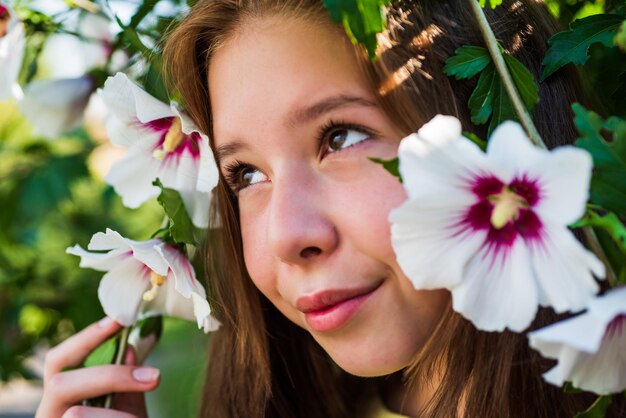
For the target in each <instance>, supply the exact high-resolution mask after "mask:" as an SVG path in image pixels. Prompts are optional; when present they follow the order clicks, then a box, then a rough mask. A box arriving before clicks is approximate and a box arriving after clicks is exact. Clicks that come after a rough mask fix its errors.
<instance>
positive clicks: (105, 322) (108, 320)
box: [98, 316, 113, 328]
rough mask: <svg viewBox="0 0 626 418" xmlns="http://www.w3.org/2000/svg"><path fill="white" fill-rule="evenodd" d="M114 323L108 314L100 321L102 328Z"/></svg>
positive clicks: (99, 324)
mask: <svg viewBox="0 0 626 418" xmlns="http://www.w3.org/2000/svg"><path fill="white" fill-rule="evenodd" d="M112 323H113V320H112V319H111V318H109V317H108V316H105V317H104V318H102V319H101V320H100V322H98V326H99V327H100V328H106V327H108V326H109V325H111V324H112Z"/></svg>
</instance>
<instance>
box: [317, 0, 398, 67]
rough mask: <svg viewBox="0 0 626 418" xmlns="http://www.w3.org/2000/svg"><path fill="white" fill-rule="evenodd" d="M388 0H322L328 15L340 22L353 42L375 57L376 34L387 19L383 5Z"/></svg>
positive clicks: (371, 56) (387, 2)
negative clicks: (362, 46) (361, 45)
mask: <svg viewBox="0 0 626 418" xmlns="http://www.w3.org/2000/svg"><path fill="white" fill-rule="evenodd" d="M389 2H390V0H324V6H325V7H326V9H328V12H329V13H330V17H331V18H332V20H333V21H335V22H336V23H342V24H343V27H344V30H345V31H346V34H347V35H348V37H349V38H350V40H351V41H352V42H353V43H354V44H357V43H360V44H363V45H364V46H365V48H366V49H367V53H368V55H369V57H370V58H372V59H373V58H375V57H376V45H377V43H376V34H378V33H380V32H382V31H383V30H384V29H385V26H386V23H387V20H386V17H385V14H384V11H383V6H385V5H387V4H389Z"/></svg>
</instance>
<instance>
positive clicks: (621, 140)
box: [572, 103, 626, 216]
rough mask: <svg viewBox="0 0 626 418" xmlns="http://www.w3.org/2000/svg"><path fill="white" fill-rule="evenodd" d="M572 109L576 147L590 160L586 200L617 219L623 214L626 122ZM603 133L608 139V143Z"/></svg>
mask: <svg viewBox="0 0 626 418" xmlns="http://www.w3.org/2000/svg"><path fill="white" fill-rule="evenodd" d="M572 109H573V110H574V113H575V115H576V116H575V118H574V122H575V124H576V127H577V128H578V132H579V133H580V138H579V139H578V140H577V141H576V146H577V147H579V148H583V149H586V150H587V151H589V152H590V153H591V155H592V157H593V165H594V167H593V175H592V178H591V190H590V200H591V202H592V203H595V204H598V205H600V206H602V207H604V208H606V209H608V210H609V211H611V212H615V213H616V214H617V215H618V216H625V215H626V120H624V119H621V118H617V117H612V118H610V119H609V120H607V121H604V120H603V119H602V118H601V117H600V116H599V115H598V114H596V113H594V112H591V111H588V110H586V109H585V108H584V107H582V106H581V105H580V104H578V103H574V105H573V106H572ZM603 134H605V135H609V136H612V141H610V142H609V141H607V140H605V139H604V137H603Z"/></svg>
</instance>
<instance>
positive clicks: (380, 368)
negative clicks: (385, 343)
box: [327, 347, 415, 377]
mask: <svg viewBox="0 0 626 418" xmlns="http://www.w3.org/2000/svg"><path fill="white" fill-rule="evenodd" d="M372 348H374V347H371V348H370V350H367V349H366V350H354V349H353V350H350V349H348V350H347V352H345V353H333V352H330V351H329V350H328V351H327V353H328V354H329V355H330V357H331V358H332V359H333V361H334V362H335V363H336V364H337V366H339V367H340V368H341V369H343V370H344V371H346V372H347V373H350V374H351V375H354V376H359V377H380V376H387V375H390V374H393V373H395V372H397V371H400V370H402V369H405V368H406V367H407V366H409V365H410V364H411V362H412V360H413V358H414V357H415V353H413V352H411V353H401V352H400V353H399V352H397V351H393V350H391V351H392V352H389V353H386V352H385V351H386V350H385V349H384V348H382V349H372ZM391 348H393V347H391Z"/></svg>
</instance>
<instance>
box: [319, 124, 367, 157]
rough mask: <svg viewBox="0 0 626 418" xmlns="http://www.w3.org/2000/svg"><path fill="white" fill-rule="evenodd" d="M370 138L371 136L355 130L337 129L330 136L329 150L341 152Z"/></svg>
mask: <svg viewBox="0 0 626 418" xmlns="http://www.w3.org/2000/svg"><path fill="white" fill-rule="evenodd" d="M369 137H370V136H369V134H366V133H363V132H359V131H357V130H354V129H335V130H334V131H332V132H331V133H330V134H329V135H328V149H329V151H330V152H335V151H339V150H341V149H344V148H348V147H351V146H352V145H355V144H357V143H359V142H361V141H363V140H364V139H367V138H369Z"/></svg>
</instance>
